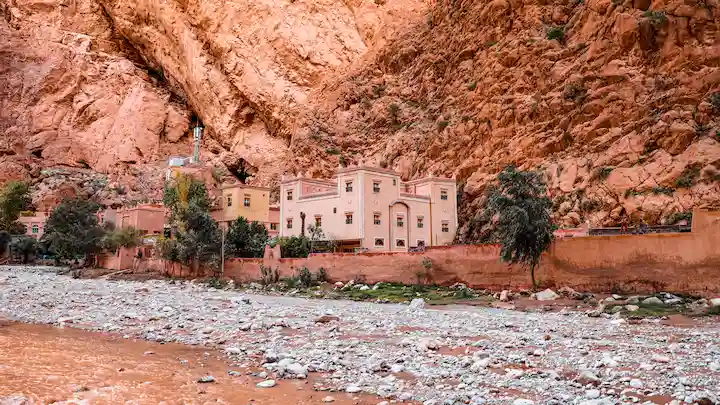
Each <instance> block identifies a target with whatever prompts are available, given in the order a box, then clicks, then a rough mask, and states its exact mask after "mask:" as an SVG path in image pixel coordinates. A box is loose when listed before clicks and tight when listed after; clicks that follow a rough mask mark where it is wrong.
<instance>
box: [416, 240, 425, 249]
mask: <svg viewBox="0 0 720 405" xmlns="http://www.w3.org/2000/svg"><path fill="white" fill-rule="evenodd" d="M417 246H418V247H421V246H425V241H424V240H422V239H418V240H417Z"/></svg>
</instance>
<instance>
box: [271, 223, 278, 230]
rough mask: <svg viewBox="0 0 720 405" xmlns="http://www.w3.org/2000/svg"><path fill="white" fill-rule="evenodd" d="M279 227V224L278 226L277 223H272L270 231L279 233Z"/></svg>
mask: <svg viewBox="0 0 720 405" xmlns="http://www.w3.org/2000/svg"><path fill="white" fill-rule="evenodd" d="M277 226H278V224H276V223H271V224H270V230H271V231H277Z"/></svg>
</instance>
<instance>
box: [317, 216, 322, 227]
mask: <svg viewBox="0 0 720 405" xmlns="http://www.w3.org/2000/svg"><path fill="white" fill-rule="evenodd" d="M315 226H316V227H317V228H320V227H322V217H315Z"/></svg>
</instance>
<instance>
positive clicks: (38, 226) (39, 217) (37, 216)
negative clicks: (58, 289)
mask: <svg viewBox="0 0 720 405" xmlns="http://www.w3.org/2000/svg"><path fill="white" fill-rule="evenodd" d="M49 217H50V211H38V212H24V213H22V214H21V215H20V218H18V222H20V223H21V224H23V225H25V235H27V236H31V237H33V238H35V239H38V240H39V239H40V238H41V237H42V236H43V234H44V233H45V223H46V222H47V220H48V218H49Z"/></svg>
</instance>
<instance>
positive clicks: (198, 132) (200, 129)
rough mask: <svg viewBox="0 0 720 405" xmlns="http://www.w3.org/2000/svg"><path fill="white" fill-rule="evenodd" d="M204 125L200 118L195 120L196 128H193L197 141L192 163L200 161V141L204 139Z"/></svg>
mask: <svg viewBox="0 0 720 405" xmlns="http://www.w3.org/2000/svg"><path fill="white" fill-rule="evenodd" d="M202 134H203V126H202V124H201V123H200V120H198V121H196V122H195V128H194V129H193V139H194V141H195V148H194V150H193V155H192V163H200V141H201V140H202Z"/></svg>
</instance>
